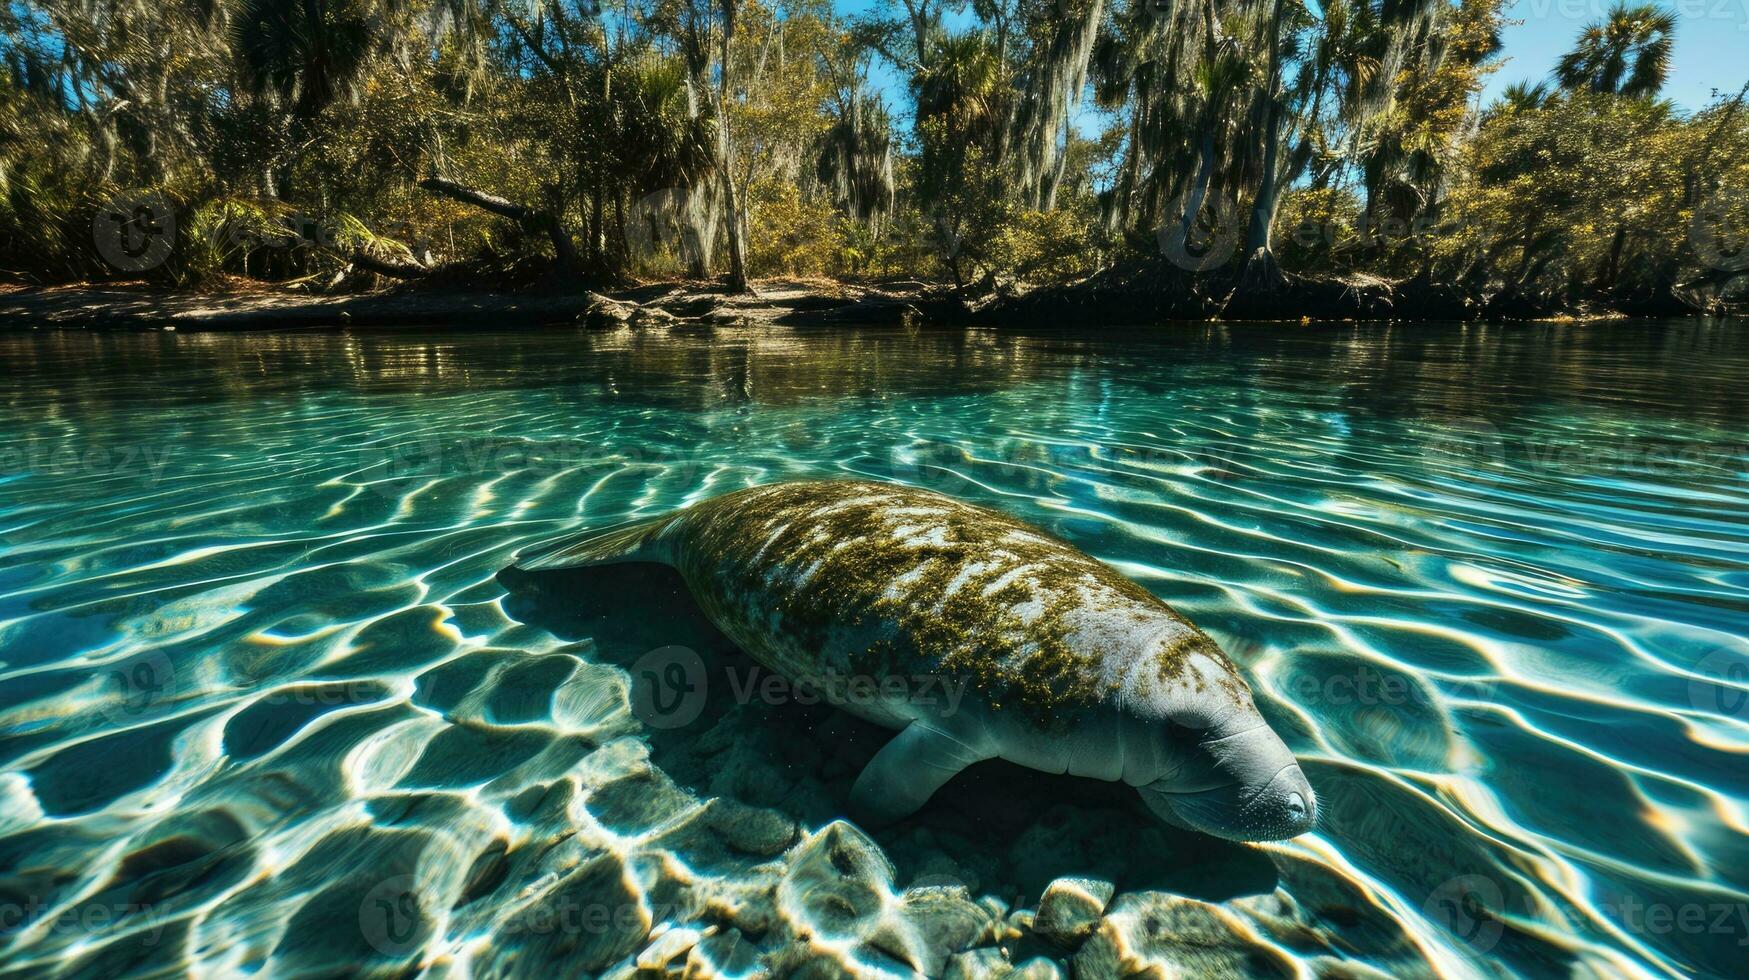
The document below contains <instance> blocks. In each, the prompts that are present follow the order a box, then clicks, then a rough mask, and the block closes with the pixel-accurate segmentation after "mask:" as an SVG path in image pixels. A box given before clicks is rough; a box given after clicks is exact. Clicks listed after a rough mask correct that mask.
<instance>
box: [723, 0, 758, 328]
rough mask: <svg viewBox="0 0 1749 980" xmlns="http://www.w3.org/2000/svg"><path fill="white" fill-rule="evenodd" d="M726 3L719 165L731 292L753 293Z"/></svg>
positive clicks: (731, 20)
mask: <svg viewBox="0 0 1749 980" xmlns="http://www.w3.org/2000/svg"><path fill="white" fill-rule="evenodd" d="M722 2H723V64H722V70H721V71H720V72H718V73H717V166H718V168H719V169H720V170H721V172H722V180H723V207H724V208H725V209H726V211H727V215H728V220H729V292H731V293H751V292H753V290H752V288H751V287H750V286H749V285H748V284H747V249H746V244H745V243H744V242H743V241H742V235H741V232H742V227H741V208H740V201H739V199H738V198H737V196H736V194H735V170H734V163H733V155H732V153H731V150H732V148H733V143H732V142H731V140H730V136H729V91H730V79H729V75H730V69H729V65H730V61H729V42H730V41H731V40H733V38H734V36H735V5H736V3H737V2H738V0H722Z"/></svg>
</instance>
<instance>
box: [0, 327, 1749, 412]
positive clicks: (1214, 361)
mask: <svg viewBox="0 0 1749 980" xmlns="http://www.w3.org/2000/svg"><path fill="white" fill-rule="evenodd" d="M1745 366H1749V333H1746V332H1744V331H1743V330H1742V329H1741V325H1739V324H1733V323H1729V322H1713V323H1707V322H1702V321H1675V322H1669V323H1652V322H1645V321H1629V322H1624V323H1606V324H1572V325H1528V324H1515V325H1505V326H1501V325H1495V326H1490V325H1483V324H1467V325H1453V326H1432V325H1427V324H1417V325H1352V326H1337V327H1305V328H1302V327H1294V326H1285V327H1277V326H1265V325H1236V324H1235V325H1224V324H1212V323H1211V324H1176V325H1169V326H1158V327H1152V328H1133V329H1123V330H1104V331H1100V332H1098V333H1086V332H1062V333H1049V334H1041V333H1034V334H1029V335H1022V334H1011V333H998V332H993V331H964V330H941V331H931V330H925V331H911V332H908V331H903V330H898V329H846V328H830V329H826V328H818V329H796V328H765V329H756V328H749V329H741V330H720V331H707V330H697V331H694V330H685V329H673V330H659V329H646V330H632V329H626V330H618V331H610V332H605V333H587V332H582V331H574V332H573V331H529V332H516V333H504V334H493V333H467V334H444V335H436V336H429V335H427V336H420V335H413V334H409V333H389V332H383V333H262V334H256V333H249V334H221V333H182V334H173V333H100V332H74V331H49V332H41V333H31V334H24V335H15V336H11V337H6V338H0V368H3V369H4V371H5V373H6V375H7V376H8V379H9V381H10V382H11V384H10V398H11V399H12V401H13V403H14V404H15V405H16V404H19V403H20V402H19V400H20V399H24V400H26V401H28V402H29V403H30V404H31V405H32V407H33V410H38V411H45V412H47V413H48V415H50V416H53V415H54V414H55V413H57V412H61V413H72V412H77V411H79V410H80V409H81V408H93V409H96V408H105V407H108V408H114V407H117V406H124V407H125V406H127V405H129V404H144V403H152V404H167V403H177V402H188V401H194V402H204V401H213V400H224V399H228V398H250V397H259V396H263V395H273V394H282V393H293V392H298V391H306V390H320V389H326V388H336V387H353V388H359V389H366V390H372V391H397V390H402V391H420V390H425V389H429V388H440V389H443V390H454V389H457V388H520V387H529V388H534V387H554V386H579V387H582V388H585V389H594V390H596V391H599V392H601V393H603V394H604V395H606V396H607V397H611V398H615V399H625V400H630V401H633V402H638V403H649V404H652V405H657V406H664V407H672V408H677V409H687V408H707V407H721V406H727V405H736V404H760V405H788V404H795V403H799V402H805V401H808V400H812V399H819V398H832V397H843V396H850V397H864V396H868V397H872V396H906V397H929V396H934V395H947V394H962V393H967V392H977V391H990V390H996V389H1000V388H1003V387H1006V386H1009V385H1013V384H1017V383H1022V382H1027V381H1038V380H1049V379H1058V378H1063V377H1065V376H1066V375H1067V374H1068V373H1069V372H1071V371H1075V370H1078V369H1079V370H1083V371H1089V372H1091V373H1092V374H1094V375H1104V376H1106V377H1107V378H1109V379H1112V380H1119V379H1121V380H1123V381H1125V382H1127V383H1130V384H1140V385H1142V386H1144V388H1146V387H1148V386H1151V385H1154V384H1158V385H1162V386H1169V387H1177V386H1179V385H1182V384H1183V383H1184V381H1185V376H1184V372H1185V371H1187V370H1189V371H1197V370H1199V369H1206V370H1210V371H1213V372H1215V374H1214V375H1213V376H1214V377H1216V378H1223V379H1226V378H1230V380H1231V381H1232V382H1233V383H1235V384H1237V385H1240V386H1244V387H1247V388H1251V389H1254V390H1258V391H1269V392H1289V393H1291V392H1296V391H1303V392H1306V393H1309V394H1317V393H1322V394H1326V395H1328V394H1334V395H1335V396H1336V397H1337V399H1338V402H1339V404H1340V405H1341V406H1343V407H1345V408H1347V409H1349V410H1350V411H1353V412H1355V413H1357V414H1360V415H1382V416H1387V417H1388V416H1418V417H1426V418H1433V419H1438V418H1442V417H1450V418H1469V419H1488V420H1505V419H1510V418H1511V417H1512V415H1513V413H1515V412H1517V411H1519V410H1521V409H1522V408H1524V407H1525V406H1527V405H1530V404H1537V403H1546V402H1574V403H1606V404H1608V405H1610V406H1611V407H1613V408H1617V409H1621V408H1630V409H1638V410H1642V411H1646V412H1648V413H1654V414H1657V415H1661V416H1668V417H1673V418H1690V419H1697V420H1705V421H1714V422H1732V421H1735V420H1738V419H1741V418H1743V417H1744V416H1745V415H1746V414H1749V391H1746V390H1745V389H1743V388H1742V387H1741V386H1740V385H1739V384H1737V381H1738V379H1739V378H1740V377H1741V375H1742V373H1743V370H1744V368H1745ZM1197 377H1198V378H1201V377H1203V376H1202V375H1198V376H1197ZM1162 390H1164V389H1162Z"/></svg>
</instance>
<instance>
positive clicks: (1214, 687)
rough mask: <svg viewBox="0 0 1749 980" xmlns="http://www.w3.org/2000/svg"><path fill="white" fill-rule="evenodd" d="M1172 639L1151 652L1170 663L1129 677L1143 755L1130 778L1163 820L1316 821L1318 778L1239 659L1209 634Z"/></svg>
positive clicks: (1273, 827) (1308, 824)
mask: <svg viewBox="0 0 1749 980" xmlns="http://www.w3.org/2000/svg"><path fill="white" fill-rule="evenodd" d="M1170 639H1172V640H1175V641H1176V642H1175V643H1174V645H1173V648H1172V649H1171V650H1170V651H1166V652H1165V653H1163V654H1162V655H1160V656H1153V657H1148V658H1144V659H1143V663H1144V664H1145V665H1147V666H1155V665H1161V666H1164V667H1166V668H1169V669H1164V670H1160V669H1157V670H1156V671H1155V672H1153V674H1152V676H1142V675H1141V673H1140V672H1138V675H1137V676H1133V677H1132V679H1131V683H1129V684H1127V685H1125V686H1126V689H1127V692H1128V694H1129V698H1128V699H1127V700H1128V705H1129V709H1130V711H1129V713H1130V714H1131V716H1132V717H1133V718H1135V719H1136V720H1138V721H1139V722H1141V724H1142V734H1141V739H1140V741H1141V745H1139V746H1137V748H1140V749H1141V750H1142V751H1141V752H1140V753H1139V758H1138V759H1137V762H1138V763H1139V764H1138V765H1137V766H1136V767H1135V768H1134V769H1133V770H1132V769H1131V768H1129V767H1126V772H1125V779H1126V780H1128V781H1131V782H1133V783H1135V785H1136V788H1137V789H1138V790H1139V791H1140V792H1141V795H1142V800H1143V801H1144V802H1145V803H1147V805H1148V808H1149V809H1150V810H1152V811H1153V812H1154V813H1155V814H1157V815H1158V816H1159V817H1160V818H1161V819H1163V820H1165V821H1166V822H1168V823H1171V824H1175V825H1177V826H1181V827H1188V828H1190V829H1192V830H1198V831H1201V832H1203V833H1205V834H1211V835H1213V836H1215V837H1224V838H1226V839H1228V840H1237V841H1264V840H1285V839H1287V838H1289V837H1297V836H1299V835H1300V834H1303V833H1305V832H1307V831H1309V830H1311V829H1312V827H1313V826H1314V825H1315V824H1316V823H1317V821H1318V798H1317V796H1316V795H1315V794H1313V792H1312V785H1311V783H1309V782H1307V780H1306V774H1305V773H1303V772H1301V771H1300V766H1299V763H1298V762H1297V761H1296V760H1295V759H1294V754H1293V752H1292V751H1291V750H1290V749H1288V747H1287V745H1286V743H1284V742H1283V741H1282V740H1281V736H1279V735H1277V734H1276V733H1275V732H1274V731H1273V730H1272V729H1271V728H1270V727H1269V723H1268V722H1266V721H1264V719H1263V715H1262V713H1260V712H1259V711H1258V710H1257V705H1256V704H1255V703H1254V702H1253V701H1252V698H1251V690H1250V688H1249V687H1247V686H1246V684H1245V681H1244V679H1243V678H1241V677H1240V676H1239V674H1238V671H1237V670H1236V669H1235V668H1234V667H1233V665H1232V662H1231V661H1229V660H1228V659H1227V658H1226V656H1225V655H1224V654H1222V653H1221V651H1220V648H1219V647H1217V646H1216V645H1215V644H1214V642H1213V641H1212V640H1209V639H1208V638H1207V637H1206V636H1202V635H1201V634H1198V635H1197V637H1196V638H1195V639H1194V640H1193V641H1191V642H1188V643H1187V642H1186V641H1185V640H1184V639H1183V638H1182V637H1176V638H1170Z"/></svg>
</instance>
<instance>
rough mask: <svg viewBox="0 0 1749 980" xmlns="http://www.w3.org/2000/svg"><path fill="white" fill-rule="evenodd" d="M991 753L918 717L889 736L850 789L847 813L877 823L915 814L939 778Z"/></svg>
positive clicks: (940, 781) (939, 784)
mask: <svg viewBox="0 0 1749 980" xmlns="http://www.w3.org/2000/svg"><path fill="white" fill-rule="evenodd" d="M994 755H995V754H994V753H992V752H988V751H984V750H981V749H978V748H976V747H974V746H971V745H967V744H966V743H965V742H962V741H960V740H959V739H957V738H954V737H953V736H951V735H948V734H946V733H945V732H942V731H940V730H938V729H934V728H930V727H929V726H928V725H926V724H924V723H923V722H921V721H914V722H912V723H911V724H909V725H906V726H905V730H904V731H901V732H900V733H899V734H897V735H895V736H893V740H892V741H890V742H888V743H887V744H886V745H885V746H884V747H882V748H881V750H880V751H879V752H877V753H875V757H874V758H873V759H871V760H869V764H868V768H866V769H864V770H863V771H862V775H860V776H858V777H856V785H855V786H854V787H853V788H852V789H851V791H850V807H851V814H852V815H853V816H855V817H856V819H857V820H858V821H859V822H861V823H863V824H865V825H868V826H872V827H879V826H883V825H885V824H889V823H892V822H894V821H895V820H902V819H904V818H905V817H908V816H910V815H911V814H913V813H916V812H917V811H918V810H919V809H920V808H921V807H922V806H923V804H925V803H927V802H929V798H930V797H931V796H933V795H935V791H936V790H938V789H940V788H941V787H942V785H943V784H944V783H946V782H947V781H948V780H950V779H952V778H953V777H954V776H955V775H956V774H957V773H958V772H959V771H960V770H961V769H964V768H965V767H967V766H969V765H971V764H972V763H974V762H982V761H984V760H985V759H989V758H993V757H994Z"/></svg>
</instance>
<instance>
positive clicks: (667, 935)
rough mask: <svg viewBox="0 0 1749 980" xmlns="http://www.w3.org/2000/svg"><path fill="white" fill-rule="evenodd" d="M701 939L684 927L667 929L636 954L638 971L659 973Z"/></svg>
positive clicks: (696, 932)
mask: <svg viewBox="0 0 1749 980" xmlns="http://www.w3.org/2000/svg"><path fill="white" fill-rule="evenodd" d="M703 938H704V934H703V933H701V932H699V931H698V930H697V929H689V928H687V927H685V926H681V927H679V928H675V929H669V930H668V931H667V932H664V933H662V934H661V935H660V936H657V937H656V941H655V942H653V943H651V944H650V945H648V946H646V947H644V951H643V952H641V953H639V954H638V959H637V966H638V969H640V970H653V971H657V972H660V971H662V970H664V969H666V968H667V966H668V964H669V963H671V962H673V961H674V960H675V959H677V958H679V957H681V956H683V955H685V954H686V953H688V952H690V951H691V950H692V947H694V946H697V945H698V943H699V940H701V939H703Z"/></svg>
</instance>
